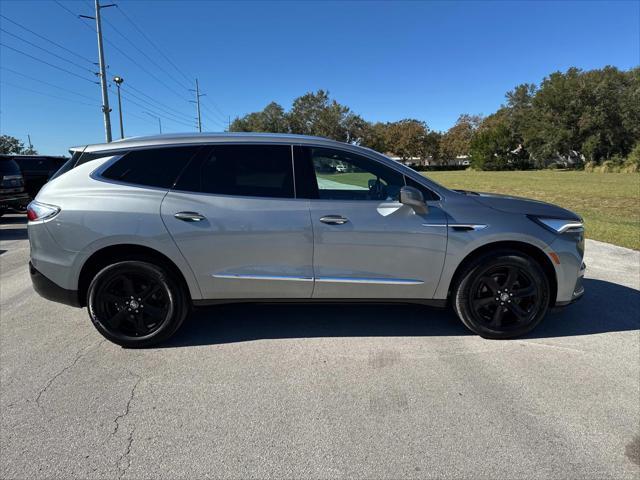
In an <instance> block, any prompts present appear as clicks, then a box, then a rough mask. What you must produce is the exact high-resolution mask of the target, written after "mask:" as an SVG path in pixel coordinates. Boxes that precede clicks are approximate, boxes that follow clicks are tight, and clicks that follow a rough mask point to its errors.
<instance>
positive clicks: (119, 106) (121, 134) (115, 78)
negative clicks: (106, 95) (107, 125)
mask: <svg viewBox="0 0 640 480" xmlns="http://www.w3.org/2000/svg"><path fill="white" fill-rule="evenodd" d="M113 81H114V82H115V84H116V87H117V88H118V115H120V138H124V127H123V126H122V100H120V85H121V84H122V82H124V78H122V77H119V76H117V75H116V76H115V77H113Z"/></svg>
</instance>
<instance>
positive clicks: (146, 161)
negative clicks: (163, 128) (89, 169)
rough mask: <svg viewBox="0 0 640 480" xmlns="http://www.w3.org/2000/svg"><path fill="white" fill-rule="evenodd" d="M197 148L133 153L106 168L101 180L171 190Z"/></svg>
mask: <svg viewBox="0 0 640 480" xmlns="http://www.w3.org/2000/svg"><path fill="white" fill-rule="evenodd" d="M199 149H200V147H169V148H154V149H147V150H134V151H131V152H129V153H127V154H125V155H124V156H123V157H122V158H120V159H119V160H117V161H116V162H115V163H114V164H113V165H111V166H110V167H109V168H107V169H106V170H105V171H104V172H103V173H102V177H103V178H107V179H109V180H116V181H119V182H125V183H132V184H135V185H143V186H148V187H159V188H171V187H172V186H173V184H174V183H175V181H176V178H177V177H178V175H179V174H180V172H181V171H182V170H183V169H184V168H185V167H186V166H187V164H188V163H189V161H190V160H191V158H193V156H194V155H195V154H196V153H197V152H198V150H199ZM101 156H104V154H102V155H101ZM81 160H82V159H81Z"/></svg>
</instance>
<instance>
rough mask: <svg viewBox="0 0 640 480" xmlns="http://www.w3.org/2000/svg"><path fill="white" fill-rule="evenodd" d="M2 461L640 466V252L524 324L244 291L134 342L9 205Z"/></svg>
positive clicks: (8, 466) (210, 468)
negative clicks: (32, 241)
mask: <svg viewBox="0 0 640 480" xmlns="http://www.w3.org/2000/svg"><path fill="white" fill-rule="evenodd" d="M0 240H1V243H0V278H1V287H0V288H1V290H0V312H1V318H0V386H1V390H0V408H1V411H0V477H2V478H7V479H9V478H29V479H33V478H70V477H77V478H106V477H108V478H113V477H119V478H203V477H212V478H218V477H219V478H242V479H246V478H339V477H349V478H393V479H397V478H487V479H489V478H492V479H493V478H510V479H511V478H591V479H601V478H636V479H637V478H639V476H640V466H639V464H640V293H639V290H640V253H639V252H637V251H632V250H628V249H623V248H619V247H614V246H611V245H608V244H603V243H600V242H593V241H587V256H586V263H587V279H586V281H585V288H586V295H585V298H584V299H583V300H581V301H580V302H578V303H577V304H575V305H573V306H571V307H569V308H567V309H565V310H563V311H560V312H557V313H552V314H550V315H549V316H548V318H547V319H546V320H545V321H544V322H543V324H542V325H541V326H540V327H539V328H538V329H537V330H536V331H535V332H534V333H532V334H530V335H529V336H527V337H526V338H523V339H518V340H509V341H490V340H483V339H482V338H480V337H477V336H475V335H472V334H470V333H469V332H467V331H466V330H465V328H464V327H463V326H462V325H461V324H460V322H459V321H458V320H457V319H456V317H455V316H454V315H453V313H451V312H450V311H448V310H447V311H439V310H432V309H428V308H425V307H420V306H379V305H320V306H318V305H228V306H221V307H215V308H210V309H206V310H201V311H197V312H196V313H195V314H194V315H192V317H191V318H190V319H189V320H188V321H187V322H186V323H185V325H184V326H183V328H182V330H181V331H180V332H179V333H178V334H177V335H176V337H175V338H174V339H172V340H171V341H170V342H169V343H167V344H165V345H163V346H162V347H161V348H153V349H148V350H126V349H122V348H120V347H118V346H116V345H113V344H111V343H109V342H107V341H105V340H103V339H102V337H101V336H100V335H99V334H98V333H97V331H95V329H94V328H93V326H92V325H91V323H90V321H89V318H88V316H87V313H86V311H85V310H84V309H82V310H81V309H73V308H70V307H65V306H63V305H58V304H55V303H51V302H48V301H46V300H44V299H42V298H40V297H39V296H38V295H37V294H35V293H34V292H33V290H32V288H31V284H30V279H29V274H28V269H27V261H28V256H29V246H28V240H27V234H26V224H25V219H24V217H23V216H17V215H8V216H5V217H2V218H0Z"/></svg>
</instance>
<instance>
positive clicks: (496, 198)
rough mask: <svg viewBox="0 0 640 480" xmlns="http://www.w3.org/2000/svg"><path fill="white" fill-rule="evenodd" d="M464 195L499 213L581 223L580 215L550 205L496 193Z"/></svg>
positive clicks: (469, 193)
mask: <svg viewBox="0 0 640 480" xmlns="http://www.w3.org/2000/svg"><path fill="white" fill-rule="evenodd" d="M465 194H466V195H468V196H469V198H472V199H473V200H475V201H476V202H478V203H480V204H481V205H484V206H485V207H489V208H493V209H494V210H500V211H501V212H507V213H521V214H523V215H535V216H538V217H550V218H562V219H567V220H577V221H582V218H580V215H578V214H576V213H574V212H572V211H571V210H567V209H566V208H562V207H559V206H557V205H553V204H552V203H546V202H541V201H539V200H531V199H529V198H522V197H512V196H510V195H500V194H497V193H476V192H465Z"/></svg>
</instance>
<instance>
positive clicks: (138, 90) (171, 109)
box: [127, 83, 191, 119]
mask: <svg viewBox="0 0 640 480" xmlns="http://www.w3.org/2000/svg"><path fill="white" fill-rule="evenodd" d="M127 88H129V89H130V90H133V91H134V92H137V93H138V94H139V95H143V96H145V97H146V98H148V99H149V100H151V101H152V102H154V103H156V104H158V105H162V106H163V107H164V108H165V109H166V110H170V111H172V112H175V113H177V114H178V115H182V116H184V117H187V118H189V119H191V116H189V115H187V114H186V113H182V112H181V111H179V110H178V109H176V108H173V107H169V106H167V105H166V104H164V103H160V102H159V101H158V100H156V99H155V98H153V97H151V96H149V95H148V94H146V93H145V92H143V91H142V90H140V89H138V88H135V87H134V86H133V85H131V84H130V83H129V84H128V85H127ZM130 93H131V92H130Z"/></svg>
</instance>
